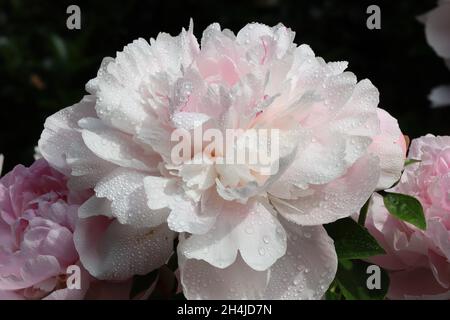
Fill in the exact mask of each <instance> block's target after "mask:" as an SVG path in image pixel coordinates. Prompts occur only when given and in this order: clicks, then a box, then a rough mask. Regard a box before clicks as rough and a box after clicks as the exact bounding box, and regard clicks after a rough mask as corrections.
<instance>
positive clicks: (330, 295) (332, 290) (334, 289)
mask: <svg viewBox="0 0 450 320" xmlns="http://www.w3.org/2000/svg"><path fill="white" fill-rule="evenodd" d="M325 299H326V300H342V293H341V290H340V288H339V284H338V283H337V281H336V279H335V280H333V282H332V283H331V285H330V287H329V288H328V290H327V292H325Z"/></svg>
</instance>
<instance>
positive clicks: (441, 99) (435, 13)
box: [419, 0, 450, 107]
mask: <svg viewBox="0 0 450 320" xmlns="http://www.w3.org/2000/svg"><path fill="white" fill-rule="evenodd" d="M419 20H420V21H422V22H423V23H424V25H425V36H426V39H427V42H428V44H429V45H430V46H431V47H432V48H433V50H434V51H435V52H436V54H437V55H438V56H439V57H441V58H442V59H444V62H445V64H446V65H447V67H448V68H449V69H450V1H449V0H440V1H439V2H438V6H437V7H436V8H434V9H433V10H431V11H429V12H427V13H425V14H423V15H422V16H420V17H419ZM429 99H430V101H431V103H432V107H442V106H448V105H450V85H448V84H447V85H440V86H437V87H436V88H434V89H433V90H432V91H431V93H430V95H429Z"/></svg>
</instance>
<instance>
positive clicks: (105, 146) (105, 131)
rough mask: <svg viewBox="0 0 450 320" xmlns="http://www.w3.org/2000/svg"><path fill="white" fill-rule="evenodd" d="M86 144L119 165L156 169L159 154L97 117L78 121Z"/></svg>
mask: <svg viewBox="0 0 450 320" xmlns="http://www.w3.org/2000/svg"><path fill="white" fill-rule="evenodd" d="M78 124H79V126H80V127H82V128H83V129H84V130H82V137H83V141H84V143H85V144H86V146H87V147H88V148H89V149H90V150H91V151H92V152H93V153H95V154H96V155H97V156H98V157H100V158H102V159H104V160H106V161H109V162H111V163H114V164H116V165H119V166H123V167H128V168H134V169H137V170H145V171H148V172H152V171H155V168H156V166H157V164H158V162H159V159H158V156H157V155H156V154H155V153H154V152H153V151H152V150H150V149H144V148H142V147H141V146H139V145H138V144H137V143H136V142H134V141H133V140H132V138H131V137H130V136H127V135H126V134H124V133H122V132H120V131H118V130H115V129H113V128H110V127H108V126H106V125H105V124H104V123H103V122H102V121H101V120H99V119H97V118H83V119H81V120H80V121H79V122H78Z"/></svg>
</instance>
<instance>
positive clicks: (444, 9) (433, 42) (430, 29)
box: [425, 2, 450, 59]
mask: <svg viewBox="0 0 450 320" xmlns="http://www.w3.org/2000/svg"><path fill="white" fill-rule="evenodd" d="M449 16H450V3H445V2H443V3H442V4H441V5H439V6H438V7H437V8H435V9H433V10H431V11H430V12H428V14H427V17H426V23H425V35H426V37H427V41H428V44H429V45H430V46H431V47H432V48H433V49H434V51H436V53H437V54H438V55H439V56H440V57H442V58H446V59H448V58H450V39H449V36H448V35H449V34H450V19H449V18H448V17H449Z"/></svg>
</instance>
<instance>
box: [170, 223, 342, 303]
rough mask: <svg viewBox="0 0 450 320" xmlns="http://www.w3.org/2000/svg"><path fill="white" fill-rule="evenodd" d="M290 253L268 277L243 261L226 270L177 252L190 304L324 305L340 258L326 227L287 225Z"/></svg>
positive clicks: (270, 271) (181, 245)
mask: <svg viewBox="0 0 450 320" xmlns="http://www.w3.org/2000/svg"><path fill="white" fill-rule="evenodd" d="M283 225H284V226H285V227H286V230H287V232H288V248H287V253H286V254H285V255H284V256H283V257H281V258H280V259H278V260H277V262H275V264H273V265H272V266H271V267H270V269H268V270H266V271H256V270H254V269H252V268H250V267H249V266H248V265H247V264H246V263H245V261H244V260H243V259H242V257H241V256H240V255H238V256H237V258H236V260H235V261H234V263H233V264H231V265H230V266H228V267H226V268H217V267H214V266H213V265H211V264H209V263H207V262H206V261H200V260H197V259H189V258H187V257H186V256H185V255H184V252H183V250H182V247H183V243H184V241H186V240H185V239H184V238H183V237H181V238H180V245H179V247H178V256H179V263H180V264H179V265H180V271H181V284H182V287H183V292H184V295H185V296H186V298H187V299H265V300H272V299H301V300H303V299H308V300H309V299H320V298H321V297H322V296H323V295H324V293H325V292H326V290H327V289H328V287H329V285H330V283H331V282H332V281H333V279H334V276H335V274H336V269H337V256H336V252H335V250H334V245H333V240H332V239H331V238H330V237H329V236H328V235H327V233H326V231H325V229H324V228H323V227H322V226H316V227H299V226H297V225H294V224H291V223H289V222H285V223H284V224H283Z"/></svg>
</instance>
